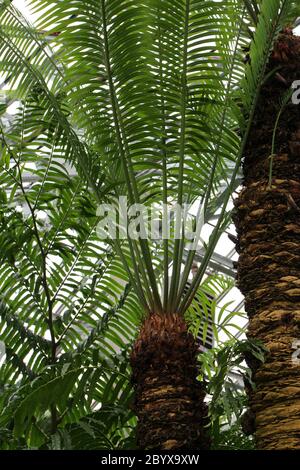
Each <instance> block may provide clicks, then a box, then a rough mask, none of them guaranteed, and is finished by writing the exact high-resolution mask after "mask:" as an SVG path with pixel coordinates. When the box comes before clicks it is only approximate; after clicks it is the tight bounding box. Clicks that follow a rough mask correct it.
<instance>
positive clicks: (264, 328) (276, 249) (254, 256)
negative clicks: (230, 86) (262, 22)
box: [235, 28, 300, 450]
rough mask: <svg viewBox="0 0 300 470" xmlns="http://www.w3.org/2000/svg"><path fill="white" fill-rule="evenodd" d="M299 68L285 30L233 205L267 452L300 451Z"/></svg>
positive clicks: (299, 44)
mask: <svg viewBox="0 0 300 470" xmlns="http://www.w3.org/2000/svg"><path fill="white" fill-rule="evenodd" d="M299 64H300V38H299V37H297V36H294V35H293V32H292V29H291V28H286V29H284V30H283V31H282V32H281V34H280V36H279V38H278V40H277V42H276V44H275V47H274V50H273V52H272V54H271V57H270V60H269V62H268V66H267V69H266V79H265V83H264V85H263V87H262V90H261V94H260V97H259V102H258V106H257V111H256V113H255V117H254V120H253V123H252V127H251V131H250V134H249V138H248V142H247V146H246V148H245V152H244V157H245V158H244V165H243V170H244V185H243V189H242V191H241V193H240V195H239V197H238V199H237V201H236V209H237V210H236V215H235V222H236V226H237V231H238V235H239V240H238V251H239V252H240V257H239V263H238V284H239V287H240V289H241V291H242V292H243V294H244V295H245V299H246V310H247V313H248V316H249V327H248V335H249V337H252V338H256V339H259V340H261V341H262V342H263V344H264V345H265V347H266V348H267V350H268V351H269V353H268V354H267V356H266V361H265V362H264V363H263V364H259V363H258V362H257V361H253V360H252V359H251V356H250V357H249V358H248V360H249V364H250V365H251V367H252V372H253V380H254V382H255V384H256V388H255V390H252V389H250V390H249V397H250V407H251V413H252V419H253V421H254V427H255V428H256V441H257V446H258V448H259V449H267V450H273V449H300V439H299V430H300V426H299V395H298V383H299V377H300V370H299V365H298V364H297V362H296V363H295V362H293V361H292V356H293V352H294V350H293V342H294V341H295V340H297V339H298V337H299V333H298V332H299V327H298V310H297V308H298V301H299V292H300V291H299V282H300V281H299V269H298V256H299V255H298V252H299V242H298V239H299V233H300V232H299V210H300V209H299V201H300V199H299V195H300V193H299V174H298V171H299V157H300V114H299V106H297V105H296V104H294V103H293V100H292V94H293V93H294V92H295V89H293V88H292V86H293V83H294V81H296V80H298V79H299V77H300V65H299ZM253 430H254V429H252V431H253Z"/></svg>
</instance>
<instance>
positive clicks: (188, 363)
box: [131, 314, 207, 450]
mask: <svg viewBox="0 0 300 470" xmlns="http://www.w3.org/2000/svg"><path fill="white" fill-rule="evenodd" d="M198 354H199V350H198V348H197V345H196V342H195V339H194V338H193V336H192V335H191V334H190V333H189V332H188V330H187V326H186V323H185V321H184V319H183V318H182V317H181V316H179V315H177V314H173V315H157V314H152V315H150V316H149V317H148V318H146V320H145V322H144V324H143V326H142V328H141V331H140V334H139V336H138V338H137V340H136V342H135V344H134V347H133V351H132V355H131V366H132V381H133V385H134V388H135V404H134V410H135V413H136V415H137V417H138V428H137V440H138V447H139V448H140V449H159V450H171V449H172V450H174V449H183V448H185V449H201V448H207V438H206V435H205V430H204V425H205V424H207V423H206V417H207V407H206V405H205V403H204V397H205V391H204V387H203V385H202V384H201V383H200V382H199V381H197V380H196V377H197V375H198V373H199V372H198V369H197V355H198Z"/></svg>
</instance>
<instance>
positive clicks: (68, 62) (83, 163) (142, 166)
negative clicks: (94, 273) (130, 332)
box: [0, 0, 295, 449]
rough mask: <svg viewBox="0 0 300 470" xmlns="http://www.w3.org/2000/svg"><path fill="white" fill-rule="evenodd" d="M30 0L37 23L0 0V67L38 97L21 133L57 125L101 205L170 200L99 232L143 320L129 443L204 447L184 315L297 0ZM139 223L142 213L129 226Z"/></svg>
mask: <svg viewBox="0 0 300 470" xmlns="http://www.w3.org/2000/svg"><path fill="white" fill-rule="evenodd" d="M257 3H258V5H257ZM32 4H33V5H34V8H35V9H36V11H40V18H39V20H38V24H37V27H38V30H39V31H42V33H38V32H37V31H35V30H34V29H32V28H31V27H30V26H29V25H28V24H27V23H26V21H25V20H24V19H23V18H22V17H21V15H20V13H19V12H18V11H17V10H16V9H15V8H14V7H13V6H11V5H7V4H5V5H2V6H1V24H2V29H1V31H0V39H1V43H0V53H1V58H2V63H3V73H4V74H5V78H6V81H7V83H9V84H10V87H11V88H12V89H13V93H14V96H18V97H19V98H20V99H22V100H23V101H24V99H25V98H26V96H27V95H28V92H32V91H33V92H35V96H36V97H37V98H36V101H37V102H38V105H36V106H38V109H39V110H40V114H39V115H37V116H36V117H34V118H33V119H31V120H30V130H31V132H33V131H34V130H36V129H40V128H41V126H44V125H45V122H50V125H51V129H52V130H53V129H55V136H56V137H53V131H52V133H50V137H49V139H50V141H51V140H53V138H56V139H58V142H59V148H60V152H61V154H63V155H64V157H65V158H66V159H67V160H69V161H70V162H72V163H74V164H75V165H76V168H77V171H78V173H79V175H80V177H81V178H82V181H85V182H86V183H87V184H88V187H89V188H90V189H91V191H93V194H94V197H95V198H96V200H97V202H98V204H101V203H103V202H107V203H110V204H111V205H113V206H114V205H115V206H116V205H117V201H118V198H119V197H120V196H126V197H127V198H128V205H129V206H130V207H133V206H135V207H138V208H139V210H141V205H143V207H146V209H147V208H150V207H154V208H155V209H156V210H157V211H158V213H159V216H158V218H159V219H161V218H162V215H165V211H166V208H168V207H171V208H172V209H173V212H175V218H174V221H173V222H172V223H171V231H170V236H165V237H162V239H161V240H153V239H151V238H149V237H148V238H147V237H146V238H142V237H137V238H132V237H130V236H127V235H128V234H127V227H126V237H125V238H122V237H121V233H120V232H118V236H117V237H115V238H113V239H108V240H106V242H105V243H106V246H107V247H110V249H111V250H112V251H113V253H114V254H115V255H116V256H117V257H118V259H119V260H120V262H121V265H122V269H124V270H125V273H126V277H127V280H128V281H129V283H130V286H131V288H132V289H133V292H134V295H135V298H136V302H137V304H138V305H139V309H140V317H141V319H142V326H141V329H140V332H139V334H138V337H137V339H136V341H135V343H134V346H133V349H132V354H131V366H132V382H133V385H134V388H135V401H134V410H135V412H136V414H137V417H138V423H139V424H138V446H139V447H140V448H146V449H150V448H157V449H180V448H206V447H207V445H208V443H207V437H206V435H205V432H204V425H205V423H206V421H207V410H206V406H205V404H204V394H205V391H204V388H203V385H202V384H201V383H199V382H198V381H197V380H196V376H197V355H198V350H197V346H196V343H195V340H194V339H193V337H192V336H191V334H190V333H189V331H188V327H187V324H186V321H185V315H186V314H187V313H188V312H189V309H190V308H192V307H193V303H194V299H195V296H196V295H197V291H198V289H199V286H200V284H201V281H202V280H203V276H204V274H205V271H206V268H207V265H208V262H209V260H210V257H211V255H212V253H213V251H214V249H215V247H216V244H217V242H218V240H219V237H220V235H221V233H222V230H224V228H225V227H226V226H227V225H228V223H229V221H230V207H229V205H228V203H229V201H230V198H231V195H232V192H233V190H234V189H235V187H236V184H237V180H236V176H237V174H238V172H239V167H240V163H241V159H242V156H243V155H244V151H245V148H246V142H247V141H248V135H249V131H250V129H251V126H252V121H253V118H254V115H255V109H256V105H257V101H258V97H259V94H260V88H261V86H262V84H263V81H264V79H265V75H266V68H267V61H268V57H269V55H270V52H271V50H272V48H273V44H274V41H275V39H276V38H277V36H278V34H279V32H280V30H281V29H282V27H284V26H285V25H286V23H287V22H288V21H289V20H290V17H291V15H293V14H294V7H295V4H294V2H293V1H282V0H272V1H269V0H268V1H267V0H265V1H262V2H250V1H248V0H247V1H245V2H244V1H241V0H229V1H228V0H226V1H220V2H211V1H199V0H149V1H147V2H144V1H136V0H101V1H100V2H99V1H98V0H97V1H96V0H88V1H82V0H74V1H73V2H71V3H70V2H68V1H67V0H60V1H57V2H53V1H52V0H51V1H50V0H49V1H48V0H47V1H46V2H45V0H33V1H32ZM258 6H260V8H258ZM45 7H47V8H46V9H45ZM251 22H252V25H251ZM45 31H46V32H45ZM49 36H50V37H51V38H52V39H53V43H51V46H52V47H53V54H52V53H50V44H49V42H48V40H47V37H49ZM250 37H253V42H252V45H251V49H250V61H249V62H248V64H247V65H246V66H245V63H244V53H243V51H244V49H245V47H247V45H248V44H249V39H250ZM29 113H31V114H32V115H33V116H34V112H33V110H32V108H31V109H30V110H26V107H24V106H23V114H24V116H28V119H29ZM45 139H46V142H47V139H48V137H47V136H46V137H45ZM183 204H186V205H187V207H189V208H190V207H191V206H192V205H193V204H196V205H197V210H196V214H197V215H196V216H194V217H193V219H192V221H193V228H194V229H195V228H196V230H194V231H193V236H192V238H191V237H189V232H190V231H191V230H190V228H188V226H187V220H186V219H185V218H184V217H182V216H181V214H180V211H179V210H178V207H179V208H181V207H182V206H183ZM175 207H176V208H177V211H176V210H175V209H174V208H175ZM217 208H219V211H218V213H217V217H216V223H215V226H214V229H213V231H212V233H211V235H210V238H209V242H208V243H207V244H206V245H205V246H204V248H205V254H204V257H203V260H202V262H201V263H200V266H198V269H197V272H196V273H195V276H194V278H193V280H192V281H191V282H190V283H188V282H187V281H188V279H189V275H190V271H191V268H192V266H193V263H194V257H195V253H196V250H197V247H198V244H199V240H200V235H201V234H200V229H201V226H202V222H203V223H204V222H206V221H208V220H209V219H210V217H211V215H212V214H214V213H215V212H216V210H217ZM126 210H127V207H126ZM146 218H147V217H146ZM146 225H147V224H146V220H145V219H144V218H143V217H142V216H141V217H139V219H138V223H137V226H139V228H140V229H145V227H146ZM174 234H175V235H176V236H174ZM171 235H172V236H171ZM189 238H191V239H189ZM117 276H120V277H122V276H123V274H122V275H120V272H117ZM50 325H51V321H50ZM53 344H54V345H55V344H56V342H55V339H54V340H53ZM54 353H55V351H54V352H53V356H52V362H55V359H56V356H55V354H54ZM54 411H55V410H54ZM54 414H55V413H54ZM53 421H54V422H55V421H56V418H55V416H54V418H53Z"/></svg>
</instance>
